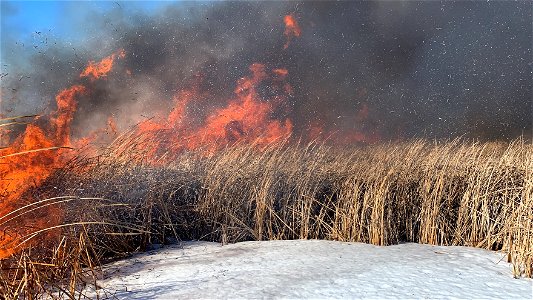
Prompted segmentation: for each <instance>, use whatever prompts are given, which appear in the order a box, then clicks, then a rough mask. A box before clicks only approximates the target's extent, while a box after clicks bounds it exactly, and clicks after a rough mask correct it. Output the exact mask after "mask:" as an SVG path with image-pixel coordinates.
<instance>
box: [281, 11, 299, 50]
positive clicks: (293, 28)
mask: <svg viewBox="0 0 533 300" xmlns="http://www.w3.org/2000/svg"><path fill="white" fill-rule="evenodd" d="M283 22H284V23H285V32H284V33H285V36H286V37H287V42H286V43H285V45H284V46H283V49H287V48H288V47H289V43H290V42H291V38H292V37H299V36H300V34H301V33H302V31H301V29H300V26H298V22H297V21H296V19H295V18H294V16H293V15H292V14H290V15H286V16H285V17H284V18H283Z"/></svg>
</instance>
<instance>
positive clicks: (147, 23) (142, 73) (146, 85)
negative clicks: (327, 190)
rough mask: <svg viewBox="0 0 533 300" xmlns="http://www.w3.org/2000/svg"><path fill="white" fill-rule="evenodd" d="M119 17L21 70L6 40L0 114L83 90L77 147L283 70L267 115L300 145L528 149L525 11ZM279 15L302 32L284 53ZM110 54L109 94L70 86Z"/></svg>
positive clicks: (190, 11)
mask: <svg viewBox="0 0 533 300" xmlns="http://www.w3.org/2000/svg"><path fill="white" fill-rule="evenodd" d="M127 6H128V3H127V2H125V3H122V4H121V5H120V6H118V5H117V6H116V7H115V8H113V9H112V10H111V11H109V12H108V13H106V14H105V15H102V14H101V13H100V12H97V11H94V12H85V13H84V15H83V16H84V19H83V20H82V22H81V23H83V24H86V26H87V30H86V31H85V32H84V33H83V34H84V36H86V38H84V39H82V41H80V42H76V43H73V44H72V43H71V44H68V43H67V42H65V41H62V40H61V39H58V38H55V39H54V38H52V37H51V36H50V35H49V36H46V35H44V34H43V35H42V36H41V35H40V36H39V39H41V40H38V41H37V42H38V43H40V44H39V45H41V44H42V39H44V38H49V39H48V40H47V42H46V45H42V50H40V52H41V53H36V52H35V50H34V49H30V50H24V51H27V52H26V53H25V55H24V57H26V58H27V60H21V59H20V57H21V56H20V55H19V54H18V53H20V51H21V49H20V46H19V45H13V43H12V42H13V41H14V40H13V39H5V40H8V41H9V43H11V44H10V45H7V46H5V47H3V48H2V49H3V52H4V54H3V56H2V59H3V60H4V61H2V63H3V64H4V63H6V64H8V65H9V68H10V72H9V75H8V76H5V77H4V78H2V101H1V103H0V105H1V107H0V108H1V109H2V111H1V114H2V115H16V114H19V113H46V112H47V111H50V110H51V108H50V106H51V105H53V103H54V101H53V99H54V96H55V94H56V93H57V92H58V91H59V90H61V89H63V88H65V87H67V86H69V85H70V84H74V83H80V82H81V83H83V84H85V85H87V86H89V87H90V89H91V91H92V92H91V93H89V94H88V95H86V96H83V97H81V98H80V99H79V103H78V111H77V113H76V116H75V118H74V120H75V121H74V124H73V126H74V130H75V133H76V134H77V135H79V136H83V135H85V134H87V133H88V132H90V131H92V130H95V129H97V128H101V127H103V126H105V124H106V122H107V120H108V118H109V117H110V116H113V117H114V118H115V119H116V120H117V121H118V126H119V128H122V129H125V128H126V127H128V126H131V125H133V124H135V123H137V122H139V121H142V120H144V119H146V118H151V117H157V116H158V115H159V114H161V113H164V114H168V111H169V110H170V109H171V107H172V104H173V102H172V99H173V96H174V95H175V94H176V93H177V92H178V91H180V90H183V89H190V88H191V87H194V88H195V89H196V90H197V92H198V96H197V98H198V99H197V101H194V104H193V105H192V106H191V107H189V108H188V109H189V110H190V111H189V113H190V114H194V115H195V116H197V119H198V120H202V119H203V118H205V117H206V116H207V115H209V113H210V112H212V111H213V110H214V109H216V108H219V107H222V106H224V105H225V104H226V103H225V101H226V100H227V99H229V98H231V97H232V96H233V93H234V88H235V86H236V81H237V80H238V79H239V78H241V77H244V76H248V75H249V69H248V67H249V66H250V65H251V64H253V63H256V62H257V63H261V64H264V65H265V66H266V67H267V68H269V69H270V70H273V69H276V68H285V69H287V70H288V76H287V78H288V81H289V83H290V84H291V86H292V88H293V92H292V93H291V96H292V97H291V98H290V99H289V100H288V102H287V103H285V107H284V109H282V110H280V111H276V112H274V114H276V115H280V117H283V118H285V117H288V118H290V119H291V120H292V121H293V123H294V129H295V134H296V135H297V136H298V135H306V134H307V133H308V132H309V131H310V130H312V129H311V128H312V127H313V126H319V127H321V128H322V130H323V131H325V132H337V133H339V134H340V135H341V136H342V135H349V134H352V133H355V132H356V133H360V134H364V135H366V136H375V137H376V136H377V137H379V138H380V139H384V140H387V139H397V138H400V139H401V138H411V137H435V138H450V137H456V136H467V137H473V138H479V139H484V140H499V139H510V138H514V137H517V136H519V135H525V136H526V137H531V135H532V130H533V129H532V127H533V126H532V123H533V115H532V114H533V113H532V98H531V97H532V84H533V83H532V82H533V80H532V77H531V74H532V72H531V70H532V62H531V54H532V53H531V41H532V27H531V19H532V4H531V3H528V2H512V3H511V2H478V1H473V2H466V1H460V2H453V3H447V2H442V3H441V2H433V1H428V2H422V1H407V2H403V1H402V2H399V1H398V2H388V1H387V2H302V3H300V2H250V3H249V2H239V3H233V2H228V3H226V2H224V3H210V4H193V3H185V4H184V3H179V4H169V5H168V6H167V7H165V9H164V10H161V11H158V12H157V13H144V12H142V11H135V12H132V11H131V10H128V9H127ZM287 15H292V16H293V17H294V18H295V20H296V21H297V22H298V25H299V27H300V29H301V32H299V36H293V37H291V39H290V43H289V44H287V42H288V41H287V36H285V34H284V32H285V30H286V29H285V25H284V17H285V16H287ZM70 18H76V16H70ZM3 34H4V33H3ZM286 44H287V47H286V49H284V48H285V47H284V46H285V45H286ZM28 48H31V47H28ZM119 49H124V51H125V53H126V56H125V58H124V59H121V60H119V61H117V63H116V67H114V68H113V70H112V71H111V73H110V74H109V75H108V76H107V78H106V79H105V80H100V81H91V80H90V79H87V78H85V79H80V78H79V74H80V73H81V71H82V70H83V68H84V67H85V66H86V65H87V62H88V61H89V60H99V59H101V58H103V57H105V56H107V55H110V54H111V53H114V52H116V51H117V50H119ZM30 51H31V52H30ZM10 53H13V54H10ZM260 93H262V94H264V95H265V99H269V98H271V97H269V93H273V91H272V90H271V89H269V87H268V85H267V84H265V85H264V86H262V87H261V88H260Z"/></svg>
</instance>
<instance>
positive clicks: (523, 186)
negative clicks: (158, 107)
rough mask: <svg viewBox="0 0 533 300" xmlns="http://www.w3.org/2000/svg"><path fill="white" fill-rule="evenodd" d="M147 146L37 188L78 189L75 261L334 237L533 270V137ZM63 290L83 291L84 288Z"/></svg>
mask: <svg viewBox="0 0 533 300" xmlns="http://www.w3.org/2000/svg"><path fill="white" fill-rule="evenodd" d="M143 143H150V139H149V138H146V139H145V138H142V137H135V136H127V135H125V136H123V137H122V140H120V139H119V140H117V141H116V142H115V143H114V144H113V145H112V146H111V147H110V148H108V149H107V150H106V151H105V152H104V153H103V154H102V155H100V156H97V157H95V158H86V157H83V156H78V157H77V158H75V159H74V160H73V161H71V163H69V164H67V166H66V167H65V168H63V169H62V170H59V171H57V172H56V173H55V174H54V175H53V176H51V177H50V178H49V179H48V180H47V182H46V183H45V184H43V185H42V186H41V187H39V188H37V189H33V190H31V191H28V194H29V195H30V196H31V197H33V198H35V199H45V198H52V197H57V196H61V195H63V196H64V195H69V196H71V197H73V199H74V200H72V201H66V202H61V204H57V205H62V209H63V210H64V211H65V212H66V214H65V215H66V217H65V220H64V222H65V224H68V226H66V227H65V230H64V233H63V235H62V236H63V239H59V240H58V241H59V242H60V241H61V240H64V239H65V238H64V237H69V239H68V241H69V243H70V244H71V245H72V247H70V248H69V249H71V250H70V251H71V252H69V253H79V252H80V251H78V252H76V251H77V250H76V249H85V250H84V251H81V252H83V253H84V254H83V255H80V254H78V256H77V257H78V262H76V260H74V259H72V261H73V262H76V264H77V265H76V267H75V268H71V269H70V270H71V271H72V270H78V271H76V272H78V273H80V272H82V271H81V270H87V267H90V268H88V269H89V270H95V266H96V265H97V264H96V262H102V261H105V260H106V259H107V258H116V257H122V256H126V255H129V254H130V253H131V252H135V251H142V250H146V249H150V248H153V247H156V246H157V245H159V244H165V243H175V242H177V241H179V240H190V239H203V240H212V241H222V242H238V241H245V240H272V239H330V240H339V241H354V242H364V243H372V244H376V245H390V244H397V243H402V242H417V243H427V244H435V245H461V246H472V247H479V248H485V249H491V250H501V251H504V252H505V253H507V254H508V258H509V261H510V262H511V264H512V266H513V273H514V275H515V276H516V277H519V276H526V277H533V252H532V249H533V239H532V235H533V225H532V223H533V145H532V144H531V143H530V142H526V141H524V140H522V139H518V140H515V141H513V142H511V143H478V142H468V141H464V140H452V141H446V142H430V141H426V140H416V141H410V142H391V143H383V144H379V145H367V146H358V147H342V148H341V147H334V146H327V145H325V144H320V143H310V144H294V143H288V142H285V143H278V144H275V145H271V146H268V147H257V146H254V145H236V146H233V147H228V148H226V149H222V150H220V151H218V152H216V153H211V154H210V153H208V152H204V151H195V152H183V153H181V154H179V155H177V156H173V155H170V154H169V153H159V155H160V157H159V158H158V159H154V158H153V157H152V158H151V160H150V161H147V158H146V156H145V153H144V152H143V150H142V149H143V147H142V145H143ZM13 222H15V221H13ZM13 226H16V224H15V223H14V224H13ZM67 229H68V230H67ZM80 237H82V238H80ZM80 239H81V241H83V243H82V244H80V242H79V241H80ZM75 241H78V243H75ZM79 245H84V246H83V247H80V246H79ZM56 248H57V247H56ZM56 252H57V251H56ZM24 253H25V254H24V255H26V254H27V252H24ZM54 253H55V252H53V251H52V255H49V256H48V257H54V255H57V254H54ZM16 257H18V259H19V260H18V261H16V260H14V261H16V262H17V263H18V264H19V265H20V264H22V263H23V262H24V256H23V255H18V256H16ZM72 257H75V256H72ZM26 260H27V259H26ZM42 261H45V260H42ZM78 273H77V274H78ZM91 274H93V275H94V276H96V275H95V274H96V272H94V271H93V273H91ZM62 275H65V277H64V278H72V275H68V274H62ZM84 276H85V275H84ZM19 277H20V275H19ZM78 277H79V276H78ZM13 278H14V277H13ZM19 279H20V278H19ZM93 279H94V278H93ZM86 281H87V280H86ZM86 281H84V282H86ZM93 281H94V280H93ZM12 282H15V281H12ZM17 282H20V280H19V281H17ZM77 282H78V283H79V282H80V280H78V281H77ZM65 284H66V283H63V285H56V286H54V288H55V291H56V292H57V291H58V290H60V288H61V289H63V290H68V289H66V288H65ZM66 286H68V287H69V288H70V289H71V290H68V291H70V292H69V293H70V294H69V295H75V292H76V289H75V287H76V286H77V285H76V284H71V283H69V284H68V285H66ZM0 288H2V287H0ZM5 289H6V288H5V287H4V290H5ZM4 290H2V291H4ZM7 298H9V297H7Z"/></svg>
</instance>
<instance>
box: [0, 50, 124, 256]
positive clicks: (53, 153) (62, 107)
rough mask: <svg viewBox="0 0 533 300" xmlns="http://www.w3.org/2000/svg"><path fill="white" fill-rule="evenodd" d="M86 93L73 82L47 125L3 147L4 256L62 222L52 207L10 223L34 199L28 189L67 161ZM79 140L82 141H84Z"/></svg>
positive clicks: (96, 70)
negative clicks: (33, 235)
mask: <svg viewBox="0 0 533 300" xmlns="http://www.w3.org/2000/svg"><path fill="white" fill-rule="evenodd" d="M124 55H125V54H124V51H119V52H117V53H115V54H113V55H111V56H109V57H107V58H105V59H104V60H102V62H100V63H98V64H95V63H92V62H90V63H89V67H87V69H86V70H85V71H84V72H83V73H82V74H81V76H82V77H83V76H87V75H91V76H92V77H93V78H98V77H99V76H105V74H107V72H109V70H110V69H111V67H112V65H113V60H114V59H115V57H124ZM84 74H85V75H84ZM86 93H88V90H87V88H86V87H85V86H83V85H73V86H71V87H70V88H67V89H64V90H62V91H60V92H59V93H58V94H57V96H56V98H55V100H56V105H57V109H56V111H54V112H53V113H51V115H50V118H49V120H48V124H47V125H43V127H40V126H38V125H36V124H29V125H27V127H26V129H25V130H24V132H23V133H22V134H20V135H19V136H18V137H17V138H16V139H15V140H14V141H13V142H12V143H11V144H10V145H9V146H8V147H5V148H1V149H0V178H1V179H0V259H1V258H5V257H8V256H9V255H11V254H12V253H14V252H16V250H17V245H18V244H19V243H20V242H22V241H23V239H24V237H26V236H28V234H31V233H32V232H35V231H38V230H41V229H44V228H48V227H51V226H54V225H58V224H59V223H60V222H61V219H62V217H61V216H62V212H61V211H60V210H58V209H57V208H54V207H53V206H48V207H45V208H42V209H40V210H39V211H40V213H41V214H43V213H44V215H43V216H40V217H35V216H34V217H32V216H25V217H23V218H19V219H20V220H19V219H17V228H12V225H11V226H9V224H6V223H8V221H9V219H10V218H12V217H13V216H10V215H9V213H10V212H13V211H14V210H16V209H17V208H19V207H22V206H23V205H25V204H28V203H31V202H33V199H30V198H28V197H29V196H26V195H25V192H26V191H27V190H28V189H30V188H32V187H37V186H39V185H41V184H42V183H43V182H44V180H46V179H47V178H48V177H49V176H50V175H51V174H52V173H53V172H54V170H55V169H57V168H60V167H62V166H63V164H64V163H65V160H66V156H65V154H67V153H66V151H67V150H65V149H64V148H65V147H68V146H72V144H73V143H72V141H71V123H72V121H73V119H74V114H75V112H76V104H77V102H76V98H77V97H78V96H80V95H84V94H86ZM75 143H76V144H79V143H80V141H76V142H75ZM81 143H83V139H82V141H81ZM34 242H35V241H34Z"/></svg>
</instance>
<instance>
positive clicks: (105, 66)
mask: <svg viewBox="0 0 533 300" xmlns="http://www.w3.org/2000/svg"><path fill="white" fill-rule="evenodd" d="M125 56H126V52H125V51H124V50H123V49H121V50H119V51H117V52H115V53H113V54H111V55H109V56H108V57H105V58H104V59H102V60H101V61H100V62H94V61H89V65H88V66H87V68H85V70H83V72H81V74H80V77H89V78H91V80H94V79H98V78H100V77H105V76H107V74H108V73H109V71H111V68H113V63H114V62H115V59H116V58H124V57H125Z"/></svg>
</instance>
